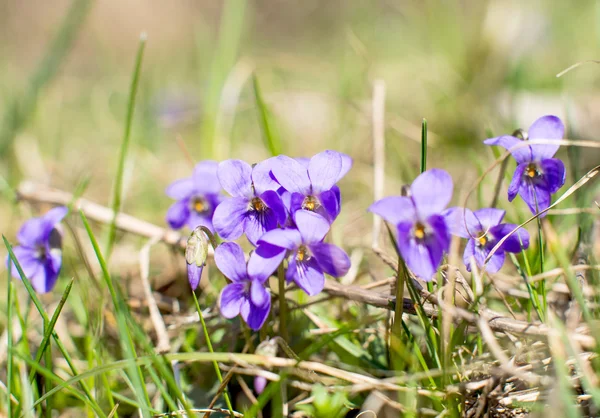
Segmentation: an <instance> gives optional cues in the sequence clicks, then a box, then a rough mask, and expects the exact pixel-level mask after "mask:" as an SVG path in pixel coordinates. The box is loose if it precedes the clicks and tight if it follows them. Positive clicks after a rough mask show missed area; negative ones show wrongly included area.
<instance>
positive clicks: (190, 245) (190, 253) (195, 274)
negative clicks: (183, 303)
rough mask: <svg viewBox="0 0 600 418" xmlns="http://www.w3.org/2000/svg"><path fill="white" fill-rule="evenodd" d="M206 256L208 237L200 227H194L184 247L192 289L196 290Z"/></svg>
mask: <svg viewBox="0 0 600 418" xmlns="http://www.w3.org/2000/svg"><path fill="white" fill-rule="evenodd" d="M207 256H208V237H207V236H206V233H205V232H204V231H202V229H201V228H200V227H198V228H196V229H194V231H193V232H192V234H191V235H190V237H189V238H188V240H187V245H186V247H185V261H186V263H187V272H188V280H189V282H190V286H191V287H192V290H196V288H197V287H198V284H199V283H200V278H201V277H202V269H203V268H204V265H205V264H206V257H207Z"/></svg>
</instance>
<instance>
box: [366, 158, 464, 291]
mask: <svg viewBox="0 0 600 418" xmlns="http://www.w3.org/2000/svg"><path fill="white" fill-rule="evenodd" d="M452 188H453V185H452V178H451V177H450V174H448V173H447V172H446V171H444V170H440V169H432V170H427V171H425V172H424V173H422V174H421V175H419V176H418V177H417V178H416V179H415V180H414V181H413V183H412V185H411V186H410V196H393V197H386V198H383V199H381V200H379V201H377V202H375V203H373V205H371V207H370V208H369V211H370V212H373V213H375V214H377V215H379V216H381V217H382V218H383V219H385V220H386V221H388V222H389V223H391V224H394V225H396V228H397V230H398V250H399V251H400V254H401V255H402V258H403V259H404V261H405V262H406V264H407V266H408V267H409V268H410V269H411V270H412V271H413V273H415V274H416V275H417V276H419V277H420V278H421V279H423V280H425V281H430V280H431V279H432V278H433V275H434V274H435V272H436V271H437V269H438V267H439V265H440V263H441V261H442V258H443V256H444V253H445V252H447V251H448V248H449V246H450V234H449V232H448V227H447V225H446V220H445V219H444V217H443V216H442V212H443V211H444V209H445V208H446V206H447V205H448V203H450V199H451V198H452Z"/></svg>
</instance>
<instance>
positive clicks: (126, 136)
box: [105, 33, 146, 260]
mask: <svg viewBox="0 0 600 418" xmlns="http://www.w3.org/2000/svg"><path fill="white" fill-rule="evenodd" d="M145 46H146V33H142V35H141V36H140V45H139V47H138V51H137V55H136V58H135V66H134V68H133V76H132V79H131V87H130V89H129V102H128V104H127V117H126V118H125V131H124V133H123V141H122V142H121V151H120V153H119V164H118V166H117V174H116V176H115V184H114V189H113V198H112V210H113V217H112V220H111V222H110V225H109V229H108V239H107V242H106V251H105V254H106V259H107V260H109V259H110V254H111V252H112V247H113V244H114V241H115V237H116V233H117V214H118V213H119V211H120V210H121V197H122V196H121V195H122V193H123V174H124V172H125V160H126V159H127V151H128V150H129V142H130V137H131V124H132V121H133V113H134V110H135V98H136V95H137V90H138V84H139V81H140V73H141V70H142V59H143V58H144V49H145Z"/></svg>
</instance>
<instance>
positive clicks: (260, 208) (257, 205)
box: [250, 197, 267, 212]
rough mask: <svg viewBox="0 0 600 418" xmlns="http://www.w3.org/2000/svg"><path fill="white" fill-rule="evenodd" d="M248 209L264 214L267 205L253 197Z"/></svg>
mask: <svg viewBox="0 0 600 418" xmlns="http://www.w3.org/2000/svg"><path fill="white" fill-rule="evenodd" d="M250 207H251V209H253V210H255V211H256V212H264V211H265V210H267V205H265V202H263V201H262V200H260V198H258V197H255V198H253V199H252V200H251V201H250Z"/></svg>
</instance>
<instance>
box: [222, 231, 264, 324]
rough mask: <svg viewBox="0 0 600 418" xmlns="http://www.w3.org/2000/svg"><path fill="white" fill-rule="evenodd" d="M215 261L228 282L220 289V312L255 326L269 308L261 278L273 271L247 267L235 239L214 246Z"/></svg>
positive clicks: (260, 321)
mask: <svg viewBox="0 0 600 418" xmlns="http://www.w3.org/2000/svg"><path fill="white" fill-rule="evenodd" d="M215 263H216V265H217V267H218V269H219V270H221V273H223V274H224V275H225V277H227V278H228V279H229V280H231V282H232V283H230V284H228V285H227V286H225V288H224V289H223V290H222V291H221V297H220V303H219V305H220V306H221V314H222V315H223V316H224V317H225V318H229V319H231V318H235V317H236V316H238V315H241V317H242V318H243V319H244V321H246V323H247V324H248V326H249V327H250V328H252V329H253V330H255V331H257V330H259V329H260V328H261V327H262V326H263V324H264V323H265V320H266V319H267V316H268V315H269V311H270V310H271V296H270V295H269V292H268V291H267V289H266V288H265V281H266V280H267V279H268V278H269V276H270V275H271V273H273V272H272V271H271V272H269V273H268V274H266V275H265V274H261V273H262V272H254V271H252V270H251V269H250V268H249V267H248V268H247V267H246V260H245V258H244V252H243V251H242V247H240V246H239V245H238V244H236V243H235V242H225V243H223V244H221V245H219V246H218V247H217V249H216V250H215Z"/></svg>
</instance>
